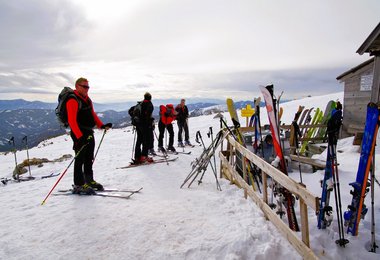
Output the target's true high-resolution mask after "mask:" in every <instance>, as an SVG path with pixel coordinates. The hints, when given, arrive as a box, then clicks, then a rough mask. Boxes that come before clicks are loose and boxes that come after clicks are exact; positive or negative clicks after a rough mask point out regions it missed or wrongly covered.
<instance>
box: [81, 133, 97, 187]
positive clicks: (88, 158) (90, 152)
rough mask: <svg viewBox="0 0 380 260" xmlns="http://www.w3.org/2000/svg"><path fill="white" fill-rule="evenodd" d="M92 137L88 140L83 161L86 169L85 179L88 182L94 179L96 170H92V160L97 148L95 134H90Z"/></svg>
mask: <svg viewBox="0 0 380 260" xmlns="http://www.w3.org/2000/svg"><path fill="white" fill-rule="evenodd" d="M88 136H92V138H91V139H90V140H89V141H88V144H87V146H86V149H85V150H84V151H83V152H84V161H83V166H84V167H83V170H84V179H85V181H86V183H90V182H92V181H94V172H93V170H92V160H93V159H94V150H95V138H94V135H93V134H89V135H88Z"/></svg>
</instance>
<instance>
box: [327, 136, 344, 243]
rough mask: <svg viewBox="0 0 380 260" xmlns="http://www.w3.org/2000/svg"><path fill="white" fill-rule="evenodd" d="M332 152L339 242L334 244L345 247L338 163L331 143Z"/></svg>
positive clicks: (333, 145) (334, 148) (334, 146)
mask: <svg viewBox="0 0 380 260" xmlns="http://www.w3.org/2000/svg"><path fill="white" fill-rule="evenodd" d="M329 149H331V150H332V151H331V152H332V157H331V160H332V169H333V172H332V174H333V181H334V195H335V205H336V211H337V212H336V213H337V218H338V230H339V240H337V241H336V243H337V244H338V245H339V246H343V247H345V246H346V244H348V243H349V241H348V239H345V238H344V229H343V216H342V201H341V196H340V184H339V173H338V162H337V157H336V145H335V144H334V143H333V144H332V145H331V147H330V148H329Z"/></svg>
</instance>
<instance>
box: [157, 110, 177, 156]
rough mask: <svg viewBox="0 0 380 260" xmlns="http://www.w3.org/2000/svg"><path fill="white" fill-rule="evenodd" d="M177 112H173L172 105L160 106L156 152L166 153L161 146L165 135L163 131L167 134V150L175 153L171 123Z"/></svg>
mask: <svg viewBox="0 0 380 260" xmlns="http://www.w3.org/2000/svg"><path fill="white" fill-rule="evenodd" d="M176 115H177V112H176V111H175V110H174V107H173V105H172V104H167V105H166V106H164V105H161V106H160V121H159V122H158V130H159V131H160V134H159V136H158V150H159V151H161V152H166V150H165V148H164V146H163V139H164V134H165V129H167V130H168V132H169V145H168V150H169V151H171V152H176V150H175V148H174V146H173V143H174V131H173V125H172V122H173V121H174V120H175V119H176Z"/></svg>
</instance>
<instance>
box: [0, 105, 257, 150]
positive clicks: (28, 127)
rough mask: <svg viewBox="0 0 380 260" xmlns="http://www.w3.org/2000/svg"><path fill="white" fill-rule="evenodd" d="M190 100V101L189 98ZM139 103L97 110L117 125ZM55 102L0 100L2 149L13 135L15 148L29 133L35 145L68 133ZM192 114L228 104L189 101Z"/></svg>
mask: <svg viewBox="0 0 380 260" xmlns="http://www.w3.org/2000/svg"><path fill="white" fill-rule="evenodd" d="M159 101H160V100H156V101H155V102H154V104H168V103H173V104H174V105H176V103H175V102H171V101H173V100H161V102H159ZM187 102H188V101H187ZM134 104H136V102H126V103H114V104H96V103H94V106H95V111H96V112H97V113H98V116H99V117H100V118H101V120H102V121H103V122H104V123H107V122H112V123H113V125H114V127H115V128H119V127H125V126H128V125H130V117H129V115H128V109H129V108H130V107H131V106H133V105H134ZM247 104H251V106H252V107H253V102H250V101H239V102H236V103H235V106H236V108H237V109H240V108H242V107H245V106H246V105H247ZM56 106H57V104H56V103H46V102H41V101H26V100H23V99H16V100H0V122H2V123H1V124H0V152H3V151H10V150H12V149H13V146H12V144H9V143H8V140H9V139H10V138H11V137H14V139H15V146H16V149H23V148H24V147H25V143H22V139H23V137H25V136H28V146H29V147H33V146H36V145H37V144H38V143H40V142H41V141H43V140H45V139H47V138H50V137H53V136H57V135H61V134H63V133H65V131H66V130H65V129H63V128H61V127H60V125H59V123H58V121H57V118H56V115H55V112H54V109H55V107H56ZM187 107H188V109H189V111H191V116H199V115H203V114H210V113H216V112H218V111H226V110H227V108H226V105H224V104H221V103H213V102H197V103H191V104H187ZM158 112H159V107H158V106H155V109H154V112H153V116H154V117H155V118H156V121H157V120H158Z"/></svg>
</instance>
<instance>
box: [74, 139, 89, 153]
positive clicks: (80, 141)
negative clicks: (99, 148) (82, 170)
mask: <svg viewBox="0 0 380 260" xmlns="http://www.w3.org/2000/svg"><path fill="white" fill-rule="evenodd" d="M92 138H93V137H92V135H90V136H84V135H82V137H81V138H79V139H78V140H77V141H76V142H74V149H75V150H79V149H81V148H82V147H83V146H84V145H87V144H88V142H89V141H90V140H91V139H92Z"/></svg>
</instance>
